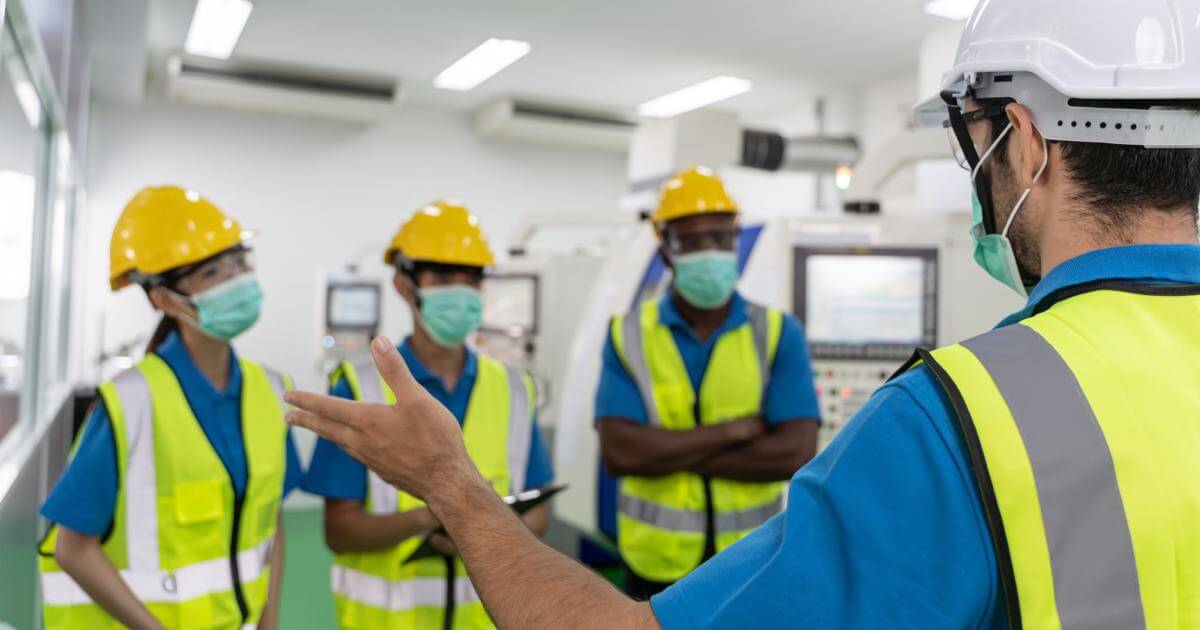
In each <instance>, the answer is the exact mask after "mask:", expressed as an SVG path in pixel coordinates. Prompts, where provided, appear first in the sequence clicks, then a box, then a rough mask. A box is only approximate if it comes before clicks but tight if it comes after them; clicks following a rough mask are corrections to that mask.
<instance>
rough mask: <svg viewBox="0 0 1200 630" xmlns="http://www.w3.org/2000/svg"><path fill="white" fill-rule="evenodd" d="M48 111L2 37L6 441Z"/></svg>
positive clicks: (15, 404) (15, 409)
mask: <svg viewBox="0 0 1200 630" xmlns="http://www.w3.org/2000/svg"><path fill="white" fill-rule="evenodd" d="M41 120H42V106H41V102H40V101H39V99H38V96H37V92H36V90H35V89H34V87H33V84H32V83H31V82H30V81H29V75H28V73H27V72H26V71H25V68H24V66H23V65H22V62H21V58H20V55H19V54H17V51H16V49H15V48H14V46H13V37H12V32H11V31H10V30H9V29H8V28H5V29H4V32H3V33H0V438H2V437H3V436H4V435H5V434H7V433H8V431H9V430H10V429H11V428H12V427H13V425H14V424H16V421H17V418H18V416H19V410H20V407H21V405H20V398H21V395H22V386H21V385H22V384H21V379H22V378H23V367H24V365H23V364H24V359H25V356H26V353H25V344H26V338H25V337H26V334H25V332H26V324H27V323H28V322H27V308H28V302H29V288H30V272H31V263H32V260H33V234H34V229H33V227H34V199H35V196H36V190H37V186H36V179H35V177H36V175H37V168H36V164H37V163H36V155H37V144H38V140H39V132H38V131H37V129H38V126H39V124H40V123H41Z"/></svg>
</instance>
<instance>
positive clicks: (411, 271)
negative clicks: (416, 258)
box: [400, 261, 483, 286]
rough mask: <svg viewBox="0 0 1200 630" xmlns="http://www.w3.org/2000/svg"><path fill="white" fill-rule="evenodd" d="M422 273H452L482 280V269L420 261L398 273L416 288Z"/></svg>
mask: <svg viewBox="0 0 1200 630" xmlns="http://www.w3.org/2000/svg"><path fill="white" fill-rule="evenodd" d="M423 271H432V272H433V273H437V274H443V275H449V274H452V273H466V274H470V275H471V276H472V277H474V278H475V279H477V280H483V267H472V266H470V265H451V264H447V263H435V262H424V261H421V262H413V263H412V265H411V266H410V267H409V268H407V269H400V272H401V273H403V274H404V275H406V276H408V279H409V280H412V283H413V284H414V285H416V286H420V284H418V283H417V276H419V275H421V272H423Z"/></svg>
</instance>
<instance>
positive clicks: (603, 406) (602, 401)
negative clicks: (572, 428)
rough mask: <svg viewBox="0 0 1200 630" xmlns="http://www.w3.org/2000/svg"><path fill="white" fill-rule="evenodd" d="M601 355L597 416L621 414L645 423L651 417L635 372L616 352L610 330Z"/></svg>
mask: <svg viewBox="0 0 1200 630" xmlns="http://www.w3.org/2000/svg"><path fill="white" fill-rule="evenodd" d="M602 357H603V358H602V363H601V366H600V385H599V386H598V387H597V388H596V411H595V419H596V420H597V421H599V420H603V419H604V418H622V419H625V420H633V421H635V422H639V423H641V424H646V423H647V422H648V420H647V416H646V406H645V404H644V403H643V402H642V395H641V393H640V392H639V391H638V387H637V383H636V382H634V380H633V376H631V375H630V374H629V370H627V369H625V363H624V362H623V361H621V357H619V356H618V355H617V348H616V346H615V345H614V344H613V340H612V332H611V331H610V332H609V334H608V339H607V340H606V341H605V342H604V352H603V354H602Z"/></svg>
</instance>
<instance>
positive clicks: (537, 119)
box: [475, 98, 637, 152]
mask: <svg viewBox="0 0 1200 630" xmlns="http://www.w3.org/2000/svg"><path fill="white" fill-rule="evenodd" d="M635 127H637V122H636V120H635V119H634V117H633V116H631V115H628V114H624V113H619V112H613V111H602V110H597V109H585V108H580V107H573V106H567V105H552V104H547V103H537V102H533V101H526V100H521V99H512V98H505V99H500V100H498V101H494V102H492V103H489V104H487V105H484V106H483V107H481V108H479V109H478V110H476V111H475V131H476V132H477V133H478V134H479V135H481V136H487V137H492V138H508V139H512V140H522V141H528V142H535V143H539V144H550V145H557V146H566V147H577V148H586V149H599V150H603V151H613V152H627V151H629V142H630V140H631V139H632V138H633V130H634V128H635Z"/></svg>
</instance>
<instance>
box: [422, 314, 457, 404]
mask: <svg viewBox="0 0 1200 630" xmlns="http://www.w3.org/2000/svg"><path fill="white" fill-rule="evenodd" d="M410 344H411V345H412V350H413V354H415V355H416V356H417V360H418V361H420V362H421V365H423V366H425V369H427V370H429V371H430V373H432V374H434V375H435V376H437V377H438V378H440V379H442V385H444V386H445V387H446V391H454V388H455V387H456V386H457V385H458V379H460V378H462V373H463V369H464V368H466V366H467V351H466V348H464V347H463V346H457V347H455V348H446V347H445V346H442V345H440V344H438V343H437V342H436V341H434V340H433V339H432V338H431V337H430V336H429V333H427V332H425V329H424V328H421V326H420V325H418V326H416V329H415V330H413V334H412V338H411V342H410Z"/></svg>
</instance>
